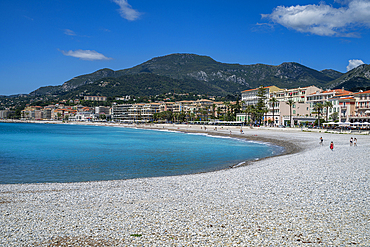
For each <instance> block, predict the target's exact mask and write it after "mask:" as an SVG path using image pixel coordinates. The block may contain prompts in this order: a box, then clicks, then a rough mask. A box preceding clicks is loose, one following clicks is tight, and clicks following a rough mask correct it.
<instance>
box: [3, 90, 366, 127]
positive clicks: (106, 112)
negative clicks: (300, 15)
mask: <svg viewBox="0 0 370 247" xmlns="http://www.w3.org/2000/svg"><path fill="white" fill-rule="evenodd" d="M265 90H266V91H265V94H264V103H265V106H266V107H265V111H266V112H265V113H264V115H263V121H262V124H263V125H269V126H279V125H285V126H288V125H290V121H292V123H291V125H292V126H293V125H300V124H302V123H303V124H307V123H311V124H312V123H314V122H315V121H317V119H318V114H320V117H321V119H324V120H325V121H326V122H329V121H332V122H333V121H339V122H342V123H355V122H356V123H363V122H366V123H368V122H370V90H368V91H365V92H363V91H360V92H356V93H354V92H350V91H347V90H344V89H332V90H322V89H320V88H318V87H316V86H308V87H298V88H291V89H282V88H279V87H276V86H269V87H265ZM257 93H258V88H255V89H250V90H245V91H242V92H241V96H242V97H241V101H240V106H241V107H240V110H239V113H237V114H236V119H235V120H236V122H239V123H240V122H243V123H251V120H252V114H251V113H250V112H248V110H247V109H249V108H248V107H249V106H253V105H256V104H257V102H258V96H257ZM91 97H104V96H91ZM124 98H125V99H127V97H124ZM89 99H90V98H89ZM91 99H94V98H91ZM104 99H105V100H106V97H105V98H95V100H104ZM73 102H74V101H68V102H67V101H61V103H58V104H55V105H48V106H45V107H41V106H29V105H28V106H27V107H25V108H24V110H22V112H21V116H22V119H23V120H65V121H106V120H112V121H116V122H151V121H154V120H158V118H155V114H158V113H162V112H171V115H173V119H172V120H171V121H178V120H179V119H182V120H181V121H183V120H184V119H185V120H186V121H211V120H212V121H219V119H220V118H221V119H222V120H225V119H226V116H227V115H229V116H230V114H232V113H231V112H233V111H234V110H235V109H236V108H238V107H237V105H236V104H237V103H236V102H217V101H214V100H210V99H198V100H194V101H192V100H184V101H175V102H169V101H162V102H150V103H131V104H129V103H126V104H118V103H113V105H112V106H111V107H108V106H96V107H87V106H83V105H81V104H78V105H72V106H70V104H71V103H73ZM289 102H290V103H289ZM326 102H330V103H331V104H328V105H326V106H325V107H324V106H322V108H321V109H320V111H318V110H317V106H318V104H319V103H320V104H322V105H324V104H325V103H326ZM238 109H239V108H238ZM0 114H1V115H0V118H7V117H8V116H9V114H10V113H9V111H8V110H2V111H0ZM235 120H234V121H235ZM161 121H169V120H168V119H166V120H163V119H162V120H161ZM252 124H255V123H252Z"/></svg>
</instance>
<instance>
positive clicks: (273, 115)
mask: <svg viewBox="0 0 370 247" xmlns="http://www.w3.org/2000/svg"><path fill="white" fill-rule="evenodd" d="M270 102H271V104H272V121H273V122H272V123H273V126H275V105H276V103H277V102H278V100H277V99H276V98H275V97H272V98H271V99H270Z"/></svg>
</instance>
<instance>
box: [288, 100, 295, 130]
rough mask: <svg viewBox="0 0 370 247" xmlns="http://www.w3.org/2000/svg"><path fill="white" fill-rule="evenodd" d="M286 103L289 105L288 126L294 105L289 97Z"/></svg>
mask: <svg viewBox="0 0 370 247" xmlns="http://www.w3.org/2000/svg"><path fill="white" fill-rule="evenodd" d="M286 103H287V104H288V105H289V119H290V120H289V121H290V127H292V106H293V105H294V101H293V100H292V99H289V100H288V101H287V102H286Z"/></svg>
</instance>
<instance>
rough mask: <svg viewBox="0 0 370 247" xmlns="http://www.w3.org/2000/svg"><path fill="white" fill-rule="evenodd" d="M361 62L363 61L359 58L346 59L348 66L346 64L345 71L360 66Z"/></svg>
mask: <svg viewBox="0 0 370 247" xmlns="http://www.w3.org/2000/svg"><path fill="white" fill-rule="evenodd" d="M361 64H364V62H363V61H362V60H359V59H352V60H349V61H348V66H347V71H350V70H352V69H354V68H356V67H358V66H360V65H361Z"/></svg>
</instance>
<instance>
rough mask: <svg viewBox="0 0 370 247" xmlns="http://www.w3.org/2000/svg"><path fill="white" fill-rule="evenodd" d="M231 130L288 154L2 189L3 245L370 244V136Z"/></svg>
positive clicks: (225, 131) (0, 234)
mask: <svg viewBox="0 0 370 247" xmlns="http://www.w3.org/2000/svg"><path fill="white" fill-rule="evenodd" d="M161 127H163V126H147V128H161ZM165 127H166V128H167V129H169V130H174V131H180V130H181V131H185V132H200V131H204V128H203V127H202V129H200V126H192V127H190V126H173V125H171V126H170V125H169V126H165ZM162 129H163V128H162ZM230 131H231V136H235V137H241V136H243V137H245V138H248V139H253V140H259V141H268V142H271V143H275V144H281V145H284V146H285V147H286V148H287V153H286V154H285V155H281V156H277V157H272V158H267V159H263V160H260V161H257V162H253V163H252V164H251V165H248V166H242V167H237V168H233V169H227V170H222V171H217V172H210V173H202V174H194V175H184V176H174V177H160V178H144V179H132V180H123V181H104V182H88V183H68V184H23V185H0V212H1V215H0V246H32V245H41V246H65V245H69V246H126V245H128V246H132V245H133V246H228V245H231V246H256V245H259V246H282V245H283V246H297V245H307V246H321V245H322V246H340V245H342V246H348V245H352V244H356V245H360V246H369V245H370V181H369V178H370V176H369V175H370V174H369V173H370V169H369V168H370V152H369V150H370V136H369V135H356V136H354V137H356V138H357V139H358V146H357V147H353V146H350V145H349V139H350V137H351V136H350V135H344V134H328V133H309V132H302V131H300V130H278V129H276V130H264V129H258V130H257V129H253V130H251V129H248V128H244V129H243V131H244V134H240V127H239V128H236V127H231V128H230V127H224V128H220V127H218V130H217V131H215V130H214V127H210V128H209V127H207V133H210V134H222V135H230ZM320 136H322V137H323V138H324V145H323V146H321V145H319V138H320ZM330 141H333V142H334V151H331V150H330V149H329V143H330Z"/></svg>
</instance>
